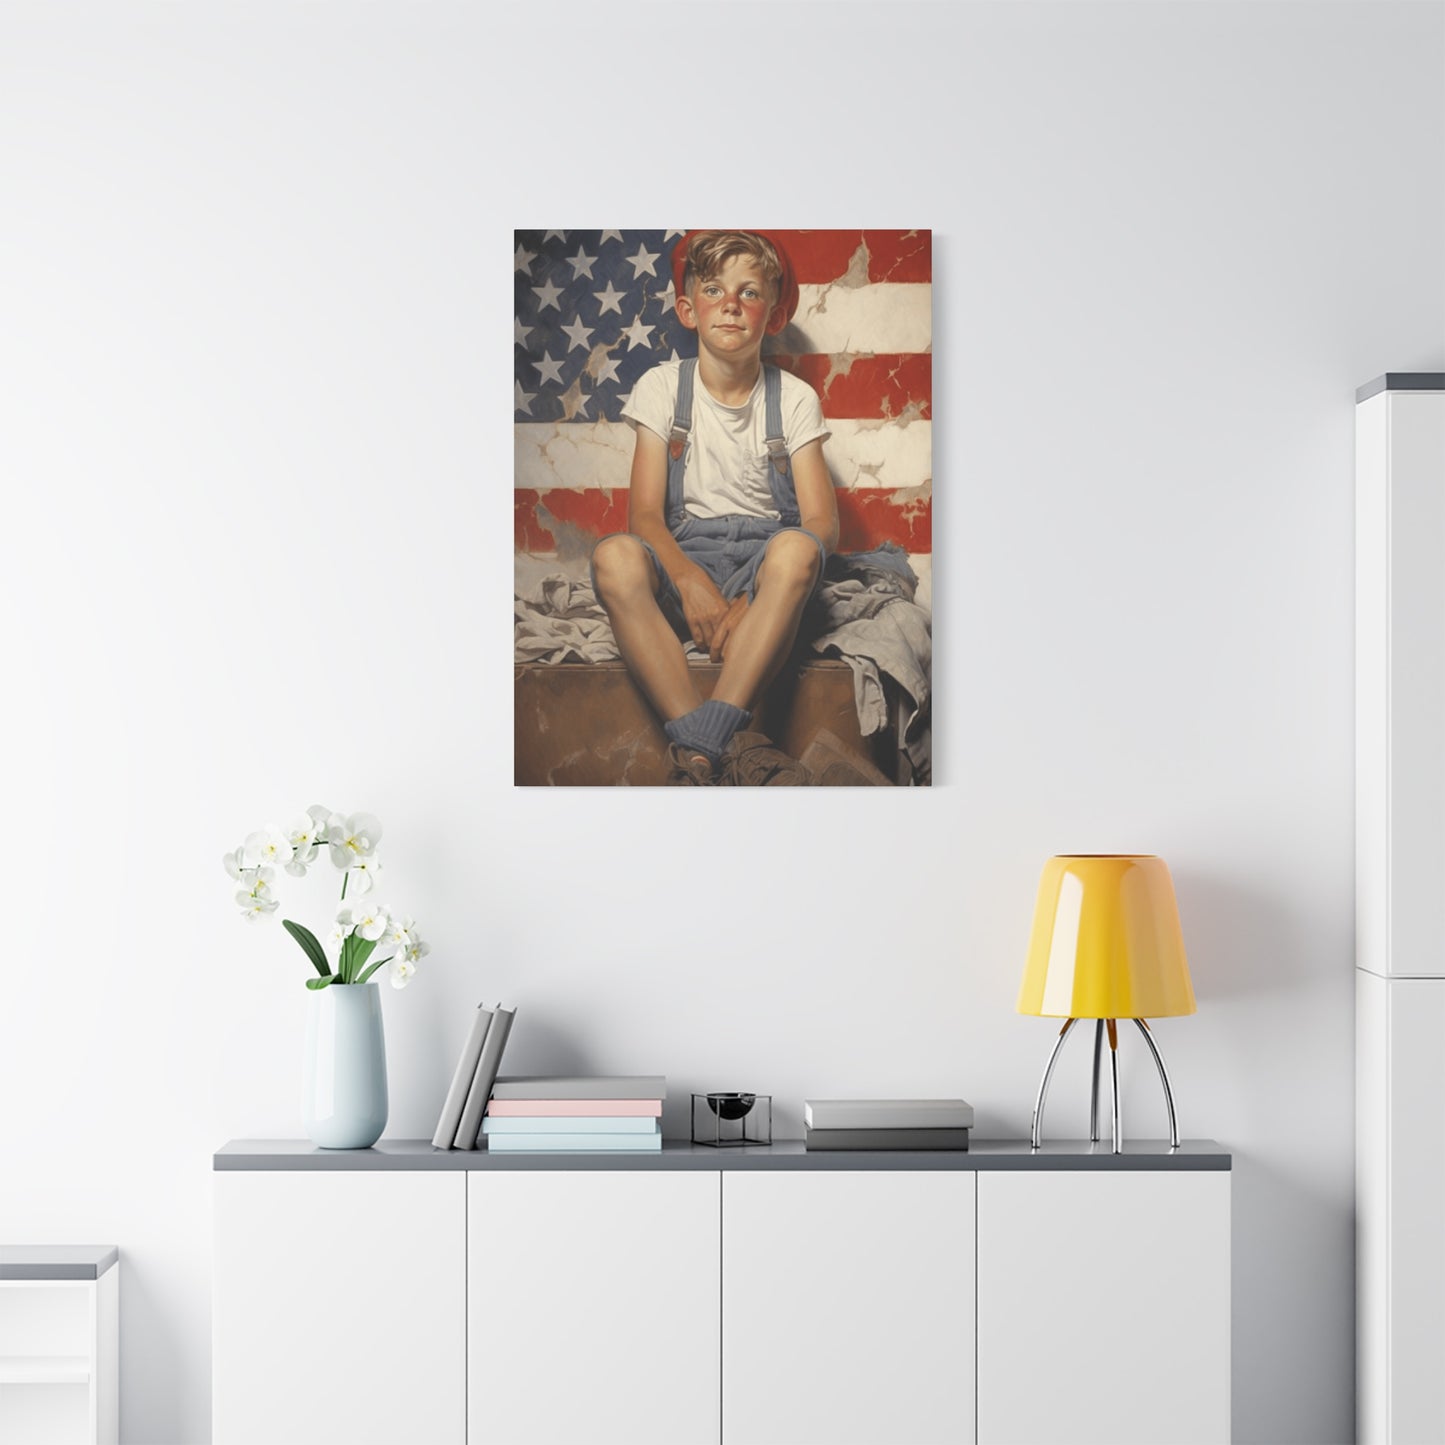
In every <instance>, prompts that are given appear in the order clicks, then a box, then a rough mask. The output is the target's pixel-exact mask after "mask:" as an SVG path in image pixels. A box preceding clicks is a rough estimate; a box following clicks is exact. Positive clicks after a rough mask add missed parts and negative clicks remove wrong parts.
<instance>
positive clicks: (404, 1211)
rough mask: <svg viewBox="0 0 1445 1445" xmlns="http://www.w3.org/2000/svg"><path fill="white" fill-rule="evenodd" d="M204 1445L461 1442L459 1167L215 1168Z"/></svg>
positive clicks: (462, 1231)
mask: <svg viewBox="0 0 1445 1445" xmlns="http://www.w3.org/2000/svg"><path fill="white" fill-rule="evenodd" d="M215 1218H216V1238H215V1274H214V1287H213V1296H212V1307H211V1319H212V1347H213V1365H212V1405H211V1410H212V1427H213V1439H214V1441H215V1445H263V1442H271V1445H280V1442H288V1445H369V1442H374V1445H397V1442H400V1441H418V1442H420V1441H425V1442H426V1445H461V1442H462V1440H463V1439H464V1437H465V1432H466V1407H467V1402H466V1374H465V1353H466V1176H465V1175H464V1174H461V1173H439V1172H405V1171H361V1170H358V1171H355V1172H353V1171H345V1172H331V1171H322V1172H316V1171H313V1172H300V1171H270V1170H257V1171H254V1172H252V1171H244V1172H243V1171H235V1172H222V1173H218V1174H217V1175H216V1176H215Z"/></svg>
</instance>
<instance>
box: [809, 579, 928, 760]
mask: <svg viewBox="0 0 1445 1445" xmlns="http://www.w3.org/2000/svg"><path fill="white" fill-rule="evenodd" d="M818 603H819V605H820V607H821V609H822V616H823V617H824V618H825V619H826V620H825V621H824V622H823V623H822V624H821V625H822V626H823V627H824V628H825V629H826V630H825V631H823V632H822V633H820V634H819V635H818V636H817V637H815V638H814V639H813V641H812V643H811V644H810V645H811V647H812V649H813V651H814V652H816V653H818V654H819V655H820V656H833V657H841V658H842V659H843V661H844V662H846V663H847V664H848V666H849V667H850V668H852V670H853V702H854V706H855V707H856V708H857V710H858V728H859V731H860V732H861V733H862V734H863V736H864V737H868V736H869V735H870V734H872V733H876V732H878V731H880V730H881V729H882V728H884V727H886V726H887V724H888V700H887V697H886V695H885V693H884V691H883V676H884V675H886V676H888V677H890V678H892V679H893V681H894V682H895V683H897V684H898V686H899V687H900V688H902V689H903V691H904V692H905V693H906V694H907V695H908V698H909V700H910V702H911V704H912V709H911V711H909V712H908V714H907V716H906V718H905V719H904V725H903V735H902V737H901V738H900V740H899V742H900V746H901V747H902V748H903V750H904V751H905V752H906V753H907V754H908V758H909V761H910V762H911V763H912V764H913V767H914V770H915V773H916V774H922V775H924V776H927V775H928V774H929V772H930V771H931V757H930V755H931V752H932V748H931V745H930V731H931V730H930V728H929V726H928V723H929V719H930V716H931V707H930V700H931V684H930V681H929V679H930V678H931V676H932V668H933V619H932V616H931V615H930V614H929V613H928V612H927V611H926V610H925V609H924V608H922V607H920V606H918V604H917V603H915V602H913V601H911V600H910V599H909V598H908V597H907V596H906V595H905V593H904V590H903V589H902V588H900V587H899V586H898V585H897V584H896V583H893V582H889V581H886V580H876V581H873V582H871V583H865V582H863V581H859V580H854V579H848V580H845V581H841V582H828V583H825V584H824V585H823V587H822V589H821V591H820V594H819V598H818Z"/></svg>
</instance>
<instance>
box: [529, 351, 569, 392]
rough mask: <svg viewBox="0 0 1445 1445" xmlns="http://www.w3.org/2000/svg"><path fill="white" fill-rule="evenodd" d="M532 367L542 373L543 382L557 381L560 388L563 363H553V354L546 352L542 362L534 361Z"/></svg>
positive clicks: (543, 354)
mask: <svg viewBox="0 0 1445 1445" xmlns="http://www.w3.org/2000/svg"><path fill="white" fill-rule="evenodd" d="M563 359H564V360H565V358H563ZM532 365H533V366H534V367H535V368H536V369H537V370H538V371H540V372H541V373H542V380H543V381H555V382H556V383H557V385H558V386H561V385H562V362H561V361H553V360H552V353H551V352H549V351H544V352H543V353H542V359H541V361H534V362H533V363H532Z"/></svg>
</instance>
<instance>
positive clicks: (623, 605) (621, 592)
mask: <svg viewBox="0 0 1445 1445" xmlns="http://www.w3.org/2000/svg"><path fill="white" fill-rule="evenodd" d="M592 570H593V574H594V575H595V577H596V579H597V596H598V599H599V600H600V601H601V603H602V605H603V606H604V607H605V608H606V609H607V615H608V617H609V618H611V620H612V631H613V632H614V633H615V634H616V636H617V648H618V651H619V652H621V654H622V660H623V662H625V663H626V664H627V670H628V672H630V673H631V674H632V678H633V681H635V682H636V683H637V685H638V686H639V687H640V688H641V689H642V690H643V692H645V693H646V694H647V698H648V701H649V702H651V703H652V705H653V707H655V708H656V709H657V711H658V712H659V713H660V714H661V715H662V717H663V719H664V720H665V721H667V722H671V721H673V720H674V719H676V718H680V717H682V716H683V715H684V714H686V713H690V712H691V711H692V710H693V709H694V708H695V707H698V706H699V705H700V704H701V702H702V699H701V698H700V697H699V696H698V691H697V687H696V685H695V684H694V683H693V680H692V673H691V669H689V667H688V665H687V658H686V656H685V655H684V654H683V650H682V643H681V642H679V641H678V639H677V634H676V633H675V632H674V631H673V630H672V628H671V626H670V625H669V624H668V621H667V618H666V617H664V616H663V615H662V609H661V608H660V607H659V606H658V605H657V587H658V580H657V572H656V570H655V569H654V567H653V565H652V559H651V558H650V557H649V556H648V555H647V550H646V549H645V548H644V547H643V546H642V544H641V543H640V542H638V541H637V540H636V539H635V538H633V537H628V536H622V535H618V536H614V537H607V538H604V540H603V541H601V542H599V543H598V545H597V550H596V552H595V553H594V554H593V557H592Z"/></svg>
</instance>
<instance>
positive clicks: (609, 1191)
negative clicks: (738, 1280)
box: [411, 1170, 719, 1445]
mask: <svg viewBox="0 0 1445 1445" xmlns="http://www.w3.org/2000/svg"><path fill="white" fill-rule="evenodd" d="M467 1227H468V1232H467V1277H468V1281H469V1288H468V1297H467V1380H468V1387H467V1388H468V1398H469V1408H468V1418H467V1439H468V1441H469V1442H470V1445H579V1442H582V1441H586V1442H587V1445H717V1438H718V1291H719V1283H718V1235H719V1204H718V1175H717V1174H716V1173H715V1172H712V1171H706V1172H698V1173H692V1172H687V1173H661V1172H658V1171H656V1170H647V1171H636V1172H633V1171H627V1170H618V1171H611V1170H599V1171H597V1172H590V1171H587V1172H572V1171H552V1170H518V1171H516V1172H515V1173H514V1172H510V1171H509V1172H506V1173H502V1172H495V1173H494V1172H492V1171H486V1172H482V1171H474V1172H473V1173H471V1174H469V1175H468V1197H467ZM411 1438H413V1439H420V1438H421V1437H420V1436H416V1435H413V1436H412V1437H411Z"/></svg>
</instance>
